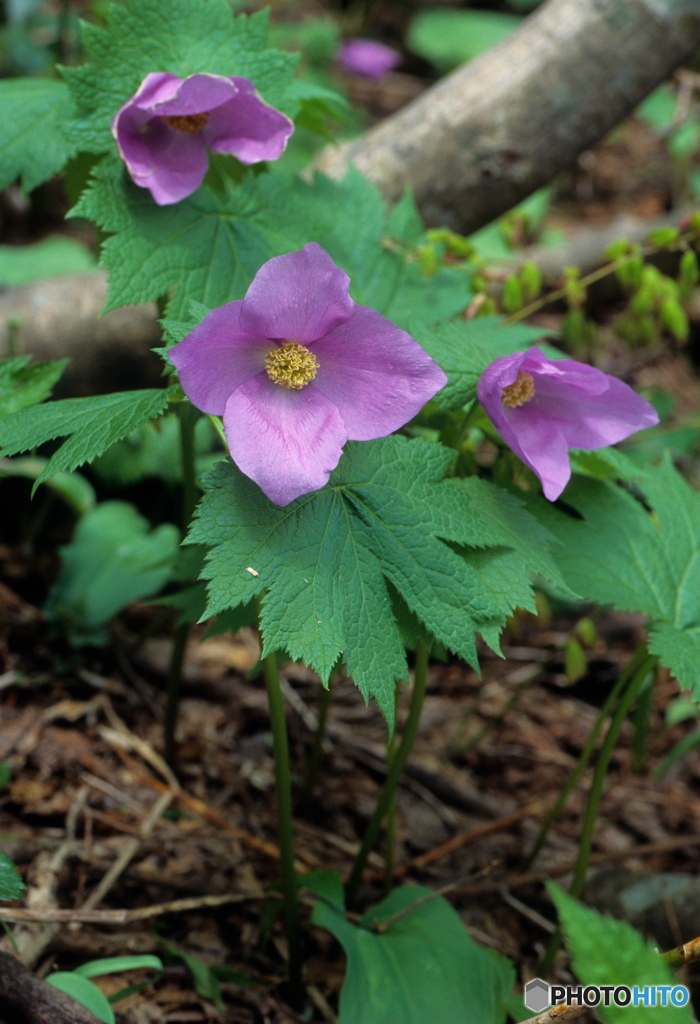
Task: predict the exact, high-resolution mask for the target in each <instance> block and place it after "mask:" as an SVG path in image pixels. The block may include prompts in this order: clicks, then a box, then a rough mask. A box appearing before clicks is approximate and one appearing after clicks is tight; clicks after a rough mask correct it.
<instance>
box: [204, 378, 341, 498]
mask: <svg viewBox="0 0 700 1024" xmlns="http://www.w3.org/2000/svg"><path fill="white" fill-rule="evenodd" d="M224 429H225V431H226V440H227V441H228V445H229V449H230V451H231V456H232V458H233V461H234V462H235V463H236V465H237V466H238V468H239V469H240V470H241V471H242V472H243V473H245V474H246V476H249V477H250V478H251V480H254V481H255V482H256V483H257V484H258V486H259V487H260V488H261V489H262V490H263V491H264V492H265V494H266V495H267V496H268V498H269V499H270V501H273V502H274V503H275V504H276V505H288V504H289V502H291V501H294V499H295V498H298V497H300V496H301V495H302V494H308V493H309V491H316V490H318V489H319V488H321V487H323V486H324V484H326V483H327V482H328V477H329V476H330V474H331V472H332V471H333V470H334V469H335V467H336V466H337V465H338V460H339V459H340V456H341V454H342V451H343V445H344V443H345V441H346V440H347V431H346V429H345V424H344V423H343V421H342V419H341V417H340V413H339V412H338V410H337V409H336V407H335V406H334V405H333V403H332V402H330V401H329V400H328V399H327V398H324V396H323V395H322V394H320V392H318V391H316V389H315V388H314V387H313V385H311V384H309V385H307V386H306V387H305V388H303V389H301V390H295V389H287V388H284V387H280V386H278V385H276V384H273V383H272V381H270V380H269V378H268V377H267V376H266V374H264V373H263V374H259V375H258V376H257V377H253V378H252V379H251V380H249V381H247V382H246V383H245V384H242V385H241V386H240V387H239V388H237V389H236V390H235V391H234V392H233V394H232V395H231V397H230V398H229V400H228V402H227V404H226V410H225V412H224Z"/></svg>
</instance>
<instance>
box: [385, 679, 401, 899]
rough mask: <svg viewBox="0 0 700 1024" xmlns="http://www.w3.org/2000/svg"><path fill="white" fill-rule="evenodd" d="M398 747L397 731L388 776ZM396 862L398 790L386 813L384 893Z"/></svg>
mask: <svg viewBox="0 0 700 1024" xmlns="http://www.w3.org/2000/svg"><path fill="white" fill-rule="evenodd" d="M401 685H402V684H401V683H399V682H397V683H396V690H395V692H394V722H395V723H396V722H398V720H399V705H400V701H401ZM397 746H398V739H397V735H396V729H394V731H393V733H392V734H391V736H390V737H389V739H388V741H387V745H386V768H387V774H388V772H389V768H390V766H391V762H392V761H393V759H394V757H395V756H396V748H397ZM395 860H396V790H394V792H393V793H392V795H391V800H390V802H389V806H388V808H387V812H386V823H385V825H384V891H385V892H386V893H388V892H390V891H391V885H392V882H393V879H394V863H395Z"/></svg>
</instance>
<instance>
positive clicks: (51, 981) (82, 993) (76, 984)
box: [45, 971, 116, 1024]
mask: <svg viewBox="0 0 700 1024" xmlns="http://www.w3.org/2000/svg"><path fill="white" fill-rule="evenodd" d="M45 980H46V983H47V984H48V985H53V987H54V988H57V989H58V990H59V991H60V992H65V993H66V995H68V996H70V997H71V998H72V999H75V1001H76V1003H81V1004H82V1005H83V1006H84V1007H86V1009H88V1010H90V1012H91V1013H94V1015H95V1016H96V1017H97V1019H98V1020H101V1021H104V1024H115V1020H116V1018H115V1016H114V1010H113V1009H112V1007H111V1006H110V1005H109V1000H108V999H107V996H105V995H104V994H103V993H102V992H101V991H100V990H99V988H98V987H97V985H95V984H94V982H92V981H89V980H88V979H87V978H84V977H82V975H80V974H78V973H77V972H76V971H55V972H54V973H53V974H49V975H47V976H46V979H45Z"/></svg>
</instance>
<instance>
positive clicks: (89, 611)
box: [45, 501, 180, 644]
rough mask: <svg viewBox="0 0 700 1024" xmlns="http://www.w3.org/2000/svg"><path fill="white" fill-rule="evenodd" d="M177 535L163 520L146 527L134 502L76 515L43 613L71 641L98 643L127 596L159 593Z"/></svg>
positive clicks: (111, 504) (174, 551) (167, 575)
mask: <svg viewBox="0 0 700 1024" xmlns="http://www.w3.org/2000/svg"><path fill="white" fill-rule="evenodd" d="M179 541H180V535H179V532H178V530H177V528H176V527H175V526H172V525H171V524H170V523H165V524H163V525H162V526H158V527H156V529H154V530H152V531H151V532H150V533H149V524H148V522H147V520H145V519H144V518H143V516H140V515H139V514H138V512H137V511H136V509H135V508H134V507H133V505H129V504H127V503H126V502H122V501H106V502H103V503H102V504H101V505H97V506H95V508H94V509H92V510H91V511H90V512H88V513H86V515H85V516H83V518H82V519H81V520H80V522H79V523H78V526H77V527H76V530H75V535H74V537H73V540H72V542H71V543H70V544H69V545H68V546H67V547H64V548H62V549H61V558H62V565H61V571H60V573H59V575H58V579H57V580H56V582H55V583H54V585H53V587H52V588H51V591H50V592H49V596H48V598H47V601H46V607H45V610H46V614H47V615H48V616H49V618H51V619H53V620H54V621H56V622H60V623H62V624H63V626H64V627H65V628H66V629H67V630H68V632H69V634H70V637H71V640H72V641H73V642H74V643H77V644H80V643H100V642H102V641H103V639H104V632H103V627H104V626H105V624H106V623H107V622H109V620H110V619H111V618H112V617H113V616H114V615H116V614H117V612H119V611H121V610H122V608H125V607H126V606H127V605H128V604H129V603H130V602H131V601H135V600H137V599H139V598H144V597H150V596H151V595H152V594H155V593H157V592H158V591H159V590H160V588H161V587H162V586H163V585H164V583H166V581H167V580H168V579H169V578H170V575H171V572H172V569H173V566H174V564H175V561H176V559H177V556H178V552H179Z"/></svg>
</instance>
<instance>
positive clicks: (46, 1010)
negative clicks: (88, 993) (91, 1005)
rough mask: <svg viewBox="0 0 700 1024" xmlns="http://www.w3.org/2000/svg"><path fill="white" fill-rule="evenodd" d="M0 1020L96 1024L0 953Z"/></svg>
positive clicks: (12, 1023)
mask: <svg viewBox="0 0 700 1024" xmlns="http://www.w3.org/2000/svg"><path fill="white" fill-rule="evenodd" d="M0 1020H2V1021H5V1022H6V1024H99V1021H98V1019H97V1017H95V1016H94V1014H92V1013H90V1011H89V1010H86V1009H85V1007H84V1006H81V1004H80V1003H76V1001H75V999H71V997H70V996H67V995H66V994H65V993H64V992H60V991H59V990H58V989H57V988H54V987H53V986H52V985H48V984H47V983H46V982H45V981H42V980H41V978H38V977H37V976H36V974H34V973H33V972H32V971H30V970H29V969H28V968H27V967H25V966H24V965H23V964H21V963H20V962H19V960H17V959H15V957H13V956H11V955H10V954H9V953H2V952H0Z"/></svg>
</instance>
